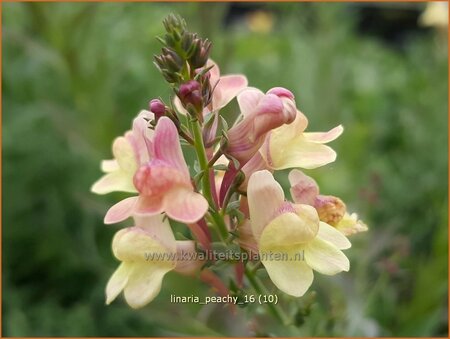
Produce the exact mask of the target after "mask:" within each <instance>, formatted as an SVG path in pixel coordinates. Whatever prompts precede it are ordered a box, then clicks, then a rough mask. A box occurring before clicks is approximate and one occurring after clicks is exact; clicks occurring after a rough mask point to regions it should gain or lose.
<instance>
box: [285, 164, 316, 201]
mask: <svg viewBox="0 0 450 339" xmlns="http://www.w3.org/2000/svg"><path fill="white" fill-rule="evenodd" d="M289 183H290V184H291V196H292V199H293V200H294V201H295V202H296V203H297V204H307V205H311V206H313V205H314V200H315V198H316V197H317V195H318V194H319V186H318V185H317V183H316V181H315V180H314V179H313V178H311V177H310V176H307V175H306V174H304V173H303V172H302V171H300V170H298V169H294V170H292V171H291V172H290V173H289Z"/></svg>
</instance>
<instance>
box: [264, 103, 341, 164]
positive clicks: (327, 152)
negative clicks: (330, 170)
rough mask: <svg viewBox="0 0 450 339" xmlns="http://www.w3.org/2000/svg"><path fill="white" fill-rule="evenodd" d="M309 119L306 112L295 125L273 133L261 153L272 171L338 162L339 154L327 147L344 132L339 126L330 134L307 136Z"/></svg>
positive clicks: (298, 116) (268, 137)
mask: <svg viewBox="0 0 450 339" xmlns="http://www.w3.org/2000/svg"><path fill="white" fill-rule="evenodd" d="M307 126H308V119H307V118H306V117H305V116H304V115H303V113H302V112H300V111H297V116H296V118H295V120H294V122H292V123H291V124H288V125H286V124H285V125H282V126H281V127H278V128H276V129H274V130H273V131H271V132H270V133H269V134H268V135H267V137H266V141H265V143H264V145H263V146H262V147H261V149H260V152H261V155H262V157H263V158H264V160H265V161H266V163H267V165H268V166H269V168H270V169H274V170H280V169H286V168H296V167H300V168H307V169H312V168H317V167H320V166H323V165H326V164H328V163H330V162H333V161H334V160H336V152H335V151H334V150H333V149H332V148H331V147H329V146H326V145H324V144H326V143H328V142H330V141H333V140H335V139H336V138H338V137H339V136H340V135H341V134H342V132H343V131H344V128H343V127H342V126H341V125H339V126H337V127H335V128H333V129H331V130H330V131H328V132H304V131H305V129H306V127H307Z"/></svg>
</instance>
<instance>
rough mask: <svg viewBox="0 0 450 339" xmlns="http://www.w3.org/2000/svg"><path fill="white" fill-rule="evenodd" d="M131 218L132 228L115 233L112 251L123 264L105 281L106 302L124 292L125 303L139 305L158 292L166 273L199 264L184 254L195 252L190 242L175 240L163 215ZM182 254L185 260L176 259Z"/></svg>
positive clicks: (189, 271) (187, 269)
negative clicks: (106, 282) (133, 225)
mask: <svg viewBox="0 0 450 339" xmlns="http://www.w3.org/2000/svg"><path fill="white" fill-rule="evenodd" d="M134 219H135V223H136V226H135V227H128V228H125V229H122V230H120V231H119V232H117V233H116V235H115V236H114V239H113V243H112V250H113V253H114V256H115V257H116V258H117V259H118V260H120V261H121V262H122V263H121V264H120V266H119V267H118V268H117V270H116V271H115V272H114V273H113V275H112V276H111V278H110V279H109V281H108V284H107V286H106V303H107V304H110V303H111V302H112V301H113V300H114V299H115V298H116V297H117V296H118V295H119V294H120V292H122V291H123V292H124V296H125V300H126V302H127V303H128V304H129V305H130V306H131V307H132V308H140V307H143V306H145V305H146V304H148V303H149V302H151V301H152V300H153V299H154V298H155V297H156V296H157V295H158V293H159V291H160V290H161V284H162V281H163V278H164V276H165V274H166V273H167V272H169V271H172V270H177V271H178V272H180V273H185V274H188V273H191V272H192V271H194V270H196V269H198V268H199V267H200V265H199V262H198V261H195V260H193V258H194V256H192V255H189V253H187V252H192V253H193V252H194V251H195V246H194V244H193V242H192V241H176V240H175V237H174V235H173V233H172V230H171V228H170V225H169V222H168V220H167V218H166V219H164V217H163V215H162V214H160V215H156V216H151V217H136V216H135V217H134ZM177 253H178V254H177ZM183 253H185V257H186V258H188V260H178V258H179V257H180V255H182V254H183Z"/></svg>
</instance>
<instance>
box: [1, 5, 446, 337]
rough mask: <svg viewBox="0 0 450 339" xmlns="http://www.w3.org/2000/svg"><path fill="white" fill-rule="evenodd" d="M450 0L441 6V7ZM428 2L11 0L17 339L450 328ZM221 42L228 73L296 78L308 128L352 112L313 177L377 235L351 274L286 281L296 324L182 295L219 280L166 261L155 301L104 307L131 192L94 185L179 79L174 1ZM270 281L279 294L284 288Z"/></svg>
mask: <svg viewBox="0 0 450 339" xmlns="http://www.w3.org/2000/svg"><path fill="white" fill-rule="evenodd" d="M444 6H445V5H444ZM426 9H427V5H426V4H425V3H396V4H394V3H383V4H371V3H364V4H363V3H360V4H358V3H353V4H345V3H340V4H331V3H325V4H320V3H285V4H276V3H272V4H262V3H260V4H246V3H235V4H230V3H219V4H205V3H203V4H201V3H186V4H168V3H127V4H122V3H76V4H75V3H59V4H58V3H6V4H5V3H4V4H2V31H3V39H2V51H3V55H2V69H3V72H2V73H3V74H2V89H3V92H2V96H3V100H2V104H3V106H2V113H3V114H2V123H3V135H2V142H3V152H2V163H3V171H2V187H3V191H2V194H3V205H2V210H3V215H2V225H3V227H2V236H3V239H2V251H3V252H2V258H3V260H2V264H3V267H2V269H3V276H2V288H3V291H2V292H3V293H2V295H3V300H2V311H3V314H2V321H3V323H2V327H3V335H4V336H186V335H191V336H205V335H208V336H243V335H244V336H247V335H258V336H266V335H274V336H281V335H282V336H447V335H448V322H447V312H448V307H447V300H448V295H447V294H448V292H447V291H448V260H447V258H448V254H447V253H448V241H447V239H448V235H447V233H448V230H447V221H448V209H447V207H448V199H447V192H448V181H447V164H448V148H447V145H448V143H447V126H448V120H447V119H448V117H447V112H448V101H447V94H448V81H447V75H448V62H447V58H448V55H447V22H446V18H447V9H446V8H445V7H444V8H438V7H433V8H430V5H428V11H427V12H426V14H424V11H425V10H426ZM171 12H174V13H179V14H181V15H182V16H184V17H185V18H186V20H187V22H188V26H189V28H190V29H191V30H192V31H197V32H199V34H200V35H201V36H203V37H208V38H210V39H211V40H212V41H213V43H214V47H213V52H212V56H213V58H214V59H215V61H217V62H218V63H219V65H220V67H221V69H222V73H244V74H246V75H247V77H248V79H249V82H250V85H252V86H257V87H260V88H261V89H263V90H267V89H269V88H271V87H273V86H284V87H287V88H290V89H291V90H292V91H293V92H294V93H295V95H296V100H297V103H298V107H299V108H300V109H301V110H302V111H303V112H304V113H305V114H306V115H307V116H308V118H309V119H310V129H311V130H314V131H320V130H328V129H329V128H331V127H334V126H335V125H338V124H340V123H342V124H343V125H344V126H345V133H344V134H343V136H342V137H341V138H339V139H338V140H337V141H335V142H334V143H333V144H332V146H333V148H335V149H336V150H337V152H338V154H339V155H338V159H337V161H336V162H335V163H333V164H331V165H328V166H326V167H324V168H322V169H320V170H316V171H309V172H308V173H309V174H312V175H313V176H314V177H315V178H316V179H317V180H318V182H319V183H320V184H321V187H322V191H323V192H324V193H325V194H333V195H337V196H341V197H342V198H343V199H344V200H345V201H346V202H347V203H348V206H349V209H350V210H352V211H358V212H359V214H360V216H361V218H363V220H364V221H365V222H366V223H367V224H368V225H369V227H370V231H369V232H367V233H364V234H359V235H356V236H354V237H353V248H352V249H350V250H348V251H347V252H346V253H347V255H348V256H349V258H350V260H351V265H352V269H351V271H350V272H349V273H346V274H340V275H338V276H336V277H321V276H320V275H319V274H316V275H315V282H314V284H313V287H312V289H311V290H310V292H309V293H308V294H307V295H305V297H303V298H300V299H295V298H286V297H284V296H282V293H281V292H278V294H279V295H280V297H281V298H282V300H283V303H284V305H285V306H286V307H287V308H288V309H289V311H290V312H297V313H298V314H297V322H296V325H295V326H294V325H293V326H288V327H283V326H280V325H279V324H277V322H276V321H275V320H274V319H272V318H270V317H269V316H268V315H266V314H265V310H264V309H262V308H260V307H257V306H251V307H247V308H243V309H238V310H237V312H236V313H235V314H234V315H233V314H232V313H230V312H229V310H228V309H227V308H223V307H221V306H207V307H204V306H200V305H193V304H191V305H176V304H170V303H169V296H170V294H171V293H175V294H177V295H191V294H195V295H200V296H202V295H209V294H211V293H213V292H212V291H211V290H210V289H209V287H208V286H206V285H204V284H202V283H200V282H198V281H196V280H195V279H193V278H183V277H180V276H178V275H176V274H175V273H169V274H168V276H167V277H166V279H165V282H164V286H163V291H162V292H161V294H160V295H159V296H158V297H157V299H156V300H155V301H154V302H152V303H151V304H149V305H148V306H147V307H145V308H144V309H141V310H138V311H135V310H132V309H130V308H129V307H128V306H127V305H126V304H125V302H124V301H123V299H122V298H121V297H120V298H118V300H117V301H115V302H114V303H113V304H112V305H110V306H105V304H104V286H105V284H106V282H107V279H108V278H109V276H110V275H111V273H112V272H113V271H114V269H115V267H116V266H117V262H116V261H115V259H114V258H113V256H112V253H111V250H110V242H111V239H112V236H113V234H114V232H115V231H116V230H117V229H118V228H119V227H120V226H123V225H119V226H105V225H103V223H102V218H103V215H104V213H105V211H106V210H107V208H108V207H109V206H110V205H111V204H112V203H113V202H115V201H117V200H118V199H120V198H121V197H122V195H121V194H111V195H108V196H95V195H93V194H91V193H90V191H89V188H90V185H91V184H92V183H93V182H94V181H95V180H96V179H97V178H98V177H99V176H100V174H101V173H100V170H99V162H100V160H101V159H105V158H109V157H110V155H111V151H110V147H111V146H110V145H111V141H112V140H113V138H114V137H115V136H117V135H120V134H122V133H123V132H124V131H125V130H126V129H128V128H129V126H130V123H131V119H132V118H133V117H134V116H135V115H136V114H137V112H138V111H139V110H140V109H143V108H146V107H147V103H148V101H149V100H150V99H152V98H154V97H158V96H161V97H163V98H166V99H167V98H168V95H169V90H168V88H167V86H165V84H164V81H163V78H162V76H160V74H158V72H157V71H156V69H155V67H154V66H153V64H152V56H153V54H156V53H158V52H159V49H160V45H159V44H158V42H157V41H156V40H155V39H154V36H155V35H160V34H162V33H163V27H162V24H161V21H162V19H163V18H164V17H165V16H166V15H167V14H169V13H171ZM270 288H271V290H273V291H275V289H274V288H273V286H272V285H271V286H270Z"/></svg>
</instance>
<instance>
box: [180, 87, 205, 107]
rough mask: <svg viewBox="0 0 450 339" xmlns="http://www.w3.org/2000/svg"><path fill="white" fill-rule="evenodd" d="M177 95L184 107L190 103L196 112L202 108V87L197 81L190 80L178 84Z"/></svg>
mask: <svg viewBox="0 0 450 339" xmlns="http://www.w3.org/2000/svg"><path fill="white" fill-rule="evenodd" d="M178 97H179V98H180V100H181V102H182V103H183V105H184V107H186V108H187V107H188V105H192V106H193V107H194V108H195V110H196V111H197V112H201V111H202V109H203V95H202V88H201V85H200V83H199V82H198V81H195V80H190V81H188V82H186V83H184V84H182V85H181V86H180V89H179V91H178Z"/></svg>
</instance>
